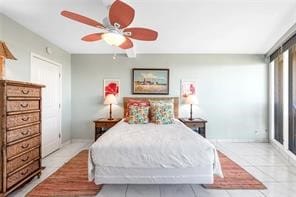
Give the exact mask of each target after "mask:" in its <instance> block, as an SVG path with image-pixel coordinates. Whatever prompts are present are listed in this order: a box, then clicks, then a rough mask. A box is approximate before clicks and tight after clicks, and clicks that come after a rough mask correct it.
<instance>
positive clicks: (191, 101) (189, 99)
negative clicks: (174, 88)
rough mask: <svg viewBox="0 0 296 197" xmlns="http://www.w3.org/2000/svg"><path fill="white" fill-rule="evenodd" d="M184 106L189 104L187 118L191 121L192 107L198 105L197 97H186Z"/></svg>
mask: <svg viewBox="0 0 296 197" xmlns="http://www.w3.org/2000/svg"><path fill="white" fill-rule="evenodd" d="M185 104H190V118H189V120H193V118H192V105H194V104H198V101H197V97H196V96H195V95H188V96H187V97H186V98H185Z"/></svg>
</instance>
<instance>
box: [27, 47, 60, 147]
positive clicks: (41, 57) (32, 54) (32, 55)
mask: <svg viewBox="0 0 296 197" xmlns="http://www.w3.org/2000/svg"><path fill="white" fill-rule="evenodd" d="M33 58H38V59H40V60H42V61H46V62H48V63H50V64H53V65H55V66H57V67H58V69H59V99H58V101H59V135H60V138H59V147H58V148H61V147H62V137H63V134H62V110H63V105H62V96H63V95H62V85H63V84H62V76H63V75H62V66H63V65H62V64H60V63H58V62H56V61H53V60H51V59H48V58H46V57H43V56H41V55H38V54H36V53H33V52H31V62H30V64H31V65H30V81H32V76H33V74H32V73H33V69H32V65H33V64H32V63H33ZM45 88H46V87H45ZM41 146H42V143H41Z"/></svg>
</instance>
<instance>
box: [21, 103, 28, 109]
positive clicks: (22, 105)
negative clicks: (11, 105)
mask: <svg viewBox="0 0 296 197" xmlns="http://www.w3.org/2000/svg"><path fill="white" fill-rule="evenodd" d="M28 106H29V104H28V103H26V104H25V105H24V104H23V103H21V107H22V108H26V107H28Z"/></svg>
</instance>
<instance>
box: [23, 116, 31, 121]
mask: <svg viewBox="0 0 296 197" xmlns="http://www.w3.org/2000/svg"><path fill="white" fill-rule="evenodd" d="M29 119H30V118H29V117H23V118H22V121H28V120H29Z"/></svg>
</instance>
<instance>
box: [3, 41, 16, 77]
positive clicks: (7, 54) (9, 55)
mask: <svg viewBox="0 0 296 197" xmlns="http://www.w3.org/2000/svg"><path fill="white" fill-rule="evenodd" d="M5 59H11V60H16V58H15V57H14V56H13V55H12V53H11V52H10V51H9V49H8V47H7V46H6V44H5V42H2V41H0V79H5Z"/></svg>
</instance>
